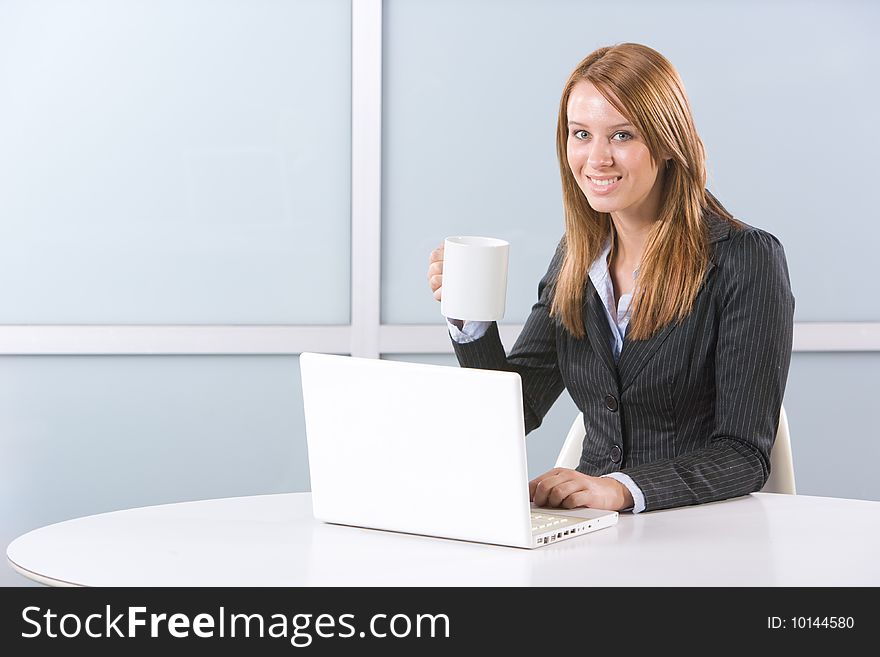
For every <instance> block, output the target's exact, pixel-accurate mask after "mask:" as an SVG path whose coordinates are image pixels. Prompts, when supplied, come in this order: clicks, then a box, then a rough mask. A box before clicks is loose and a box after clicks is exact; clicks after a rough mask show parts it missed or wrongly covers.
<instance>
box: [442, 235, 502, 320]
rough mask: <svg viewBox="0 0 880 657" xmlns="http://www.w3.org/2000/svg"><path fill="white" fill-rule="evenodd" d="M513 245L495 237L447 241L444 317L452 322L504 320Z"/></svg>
mask: <svg viewBox="0 0 880 657" xmlns="http://www.w3.org/2000/svg"><path fill="white" fill-rule="evenodd" d="M509 251H510V244H509V243H507V242H505V241H504V240H499V239H496V238H494V237H470V236H463V237H462V236H457V237H447V238H446V240H445V242H444V249H443V287H442V291H441V297H440V313H441V314H442V315H443V316H444V317H448V318H449V319H465V320H474V321H493V320H499V319H501V318H502V317H504V304H505V301H506V299H507V257H508V253H509Z"/></svg>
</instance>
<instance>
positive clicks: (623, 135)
mask: <svg viewBox="0 0 880 657" xmlns="http://www.w3.org/2000/svg"><path fill="white" fill-rule="evenodd" d="M614 138H615V139H617V141H629V140H630V139H632V135H631V134H629V133H628V132H615V133H614Z"/></svg>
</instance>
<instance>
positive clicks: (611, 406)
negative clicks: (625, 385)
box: [605, 395, 617, 413]
mask: <svg viewBox="0 0 880 657" xmlns="http://www.w3.org/2000/svg"><path fill="white" fill-rule="evenodd" d="M605 408H607V409H608V410H609V411H611V412H612V413H613V412H616V411H617V397H615V396H614V395H606V397H605Z"/></svg>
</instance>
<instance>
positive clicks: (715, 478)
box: [428, 43, 794, 513]
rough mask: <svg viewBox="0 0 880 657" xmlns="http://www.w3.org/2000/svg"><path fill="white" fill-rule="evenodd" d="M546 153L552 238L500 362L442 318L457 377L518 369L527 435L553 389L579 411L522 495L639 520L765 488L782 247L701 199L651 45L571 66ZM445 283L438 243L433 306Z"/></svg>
mask: <svg viewBox="0 0 880 657" xmlns="http://www.w3.org/2000/svg"><path fill="white" fill-rule="evenodd" d="M556 147H557V155H558V158H559V168H560V173H561V176H562V190H563V204H564V208H565V235H564V237H563V239H562V241H561V242H560V244H559V247H558V248H557V250H556V253H555V255H554V257H553V259H552V262H551V263H550V267H549V269H548V271H547V273H546V275H545V276H544V278H543V279H542V280H541V282H540V284H539V286H538V301H537V303H536V304H535V305H534V306H533V308H532V312H531V315H530V316H529V318H528V320H527V321H526V324H525V326H524V328H523V331H522V333H521V334H520V336H519V338H518V340H517V341H516V344H515V345H514V347H513V349H512V350H511V352H510V354H509V355H505V353H504V348H503V346H502V344H501V341H500V339H499V337H498V328H497V325H495V324H494V323H486V322H462V321H461V320H457V319H450V334H451V336H452V338H453V343H454V348H455V353H456V356H457V357H458V360H459V363H460V364H461V365H462V366H463V367H480V368H487V369H498V370H508V371H513V372H518V373H519V374H520V376H521V377H522V387H523V405H524V411H525V422H526V432H529V431H531V430H532V429H535V428H536V427H538V426H539V425H540V424H541V420H542V418H543V417H544V415H545V414H546V413H547V411H548V410H549V409H550V407H551V406H552V405H553V402H554V401H555V400H556V399H557V398H558V396H559V394H560V393H561V392H562V390H563V388H566V389H567V390H568V392H569V394H570V395H571V398H572V399H573V400H574V402H575V404H576V405H577V407H578V408H579V409H580V410H581V411H583V414H584V424H585V428H586V433H587V435H586V438H585V439H584V445H583V451H582V455H581V459H580V464H579V465H578V467H577V469H576V470H569V469H564V468H554V469H553V470H551V471H550V472H547V473H545V474H543V475H541V476H540V477H537V478H536V479H534V480H533V481H531V482H530V483H529V492H530V496H531V498H532V499H533V500H534V502H535V503H536V504H538V505H539V506H557V507H565V508H573V507H579V506H588V507H597V508H604V509H612V510H626V509H630V508H631V509H632V510H633V511H634V512H636V513H638V512H640V511H643V510H649V511H650V510H655V509H662V508H668V507H675V506H682V505H687V504H699V503H703V502H711V501H715V500H720V499H725V498H729V497H734V496H738V495H744V494H747V493H750V492H752V491H757V490H760V489H761V487H762V486H763V485H764V482H765V481H766V480H767V477H768V476H769V473H770V450H771V448H772V446H773V441H774V438H775V435H776V428H777V424H778V421H779V411H780V407H781V405H782V397H783V393H784V390H785V383H786V378H787V376H788V367H789V361H790V357H791V343H792V323H793V315H794V297H793V296H792V293H791V287H790V283H789V278H788V268H787V265H786V261H785V254H784V251H783V248H782V246H781V244H780V243H779V241H778V240H777V239H776V238H775V237H774V236H773V235H770V234H769V233H766V232H764V231H762V230H759V229H757V228H753V227H751V226H748V225H747V224H744V223H742V222H739V221H737V220H736V219H734V218H733V217H732V216H731V215H730V214H729V213H728V212H727V211H726V210H725V209H724V208H723V207H722V206H721V204H720V203H719V202H718V201H717V200H716V199H715V198H714V197H713V196H712V195H711V194H710V193H709V192H708V191H707V190H706V188H705V186H706V167H705V154H704V151H703V145H702V142H701V141H700V138H699V136H698V135H697V132H696V129H695V127H694V122H693V118H692V116H691V111H690V106H689V104H688V100H687V96H686V95H685V91H684V87H683V85H682V83H681V80H680V78H679V76H678V74H677V73H676V71H675V69H674V68H673V67H672V65H671V64H670V63H669V61H667V60H666V59H665V58H664V57H663V56H662V55H660V54H659V53H658V52H656V51H654V50H652V49H651V48H648V47H646V46H643V45H639V44H632V43H625V44H620V45H617V46H613V47H608V48H600V49H598V50H596V51H595V52H593V53H592V54H590V55H589V56H588V57H587V58H586V59H584V60H583V61H582V62H581V63H580V64H579V65H578V66H577V68H576V69H575V70H574V71H573V72H572V74H571V76H570V77H569V79H568V82H567V83H566V85H565V89H564V91H563V94H562V100H561V102H560V105H559V119H558V124H557V138H556ZM442 272H443V252H442V247H441V248H439V249H437V250H435V251H434V252H432V254H431V258H430V265H429V268H428V280H429V284H430V287H431V289H432V291H433V292H434V298H435V299H437V300H439V299H440V298H441V295H442Z"/></svg>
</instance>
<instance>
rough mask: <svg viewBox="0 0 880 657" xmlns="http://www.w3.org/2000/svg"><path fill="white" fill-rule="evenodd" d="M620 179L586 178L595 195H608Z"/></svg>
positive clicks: (609, 177) (613, 177) (610, 177)
mask: <svg viewBox="0 0 880 657" xmlns="http://www.w3.org/2000/svg"><path fill="white" fill-rule="evenodd" d="M620 178H621V177H620V176H607V177H603V178H592V177H590V176H587V180H589V181H590V189H592V191H593V192H594V193H596V194H609V193H610V192H611V191H613V190H614V189H615V188H616V187H617V183H619V182H620Z"/></svg>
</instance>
